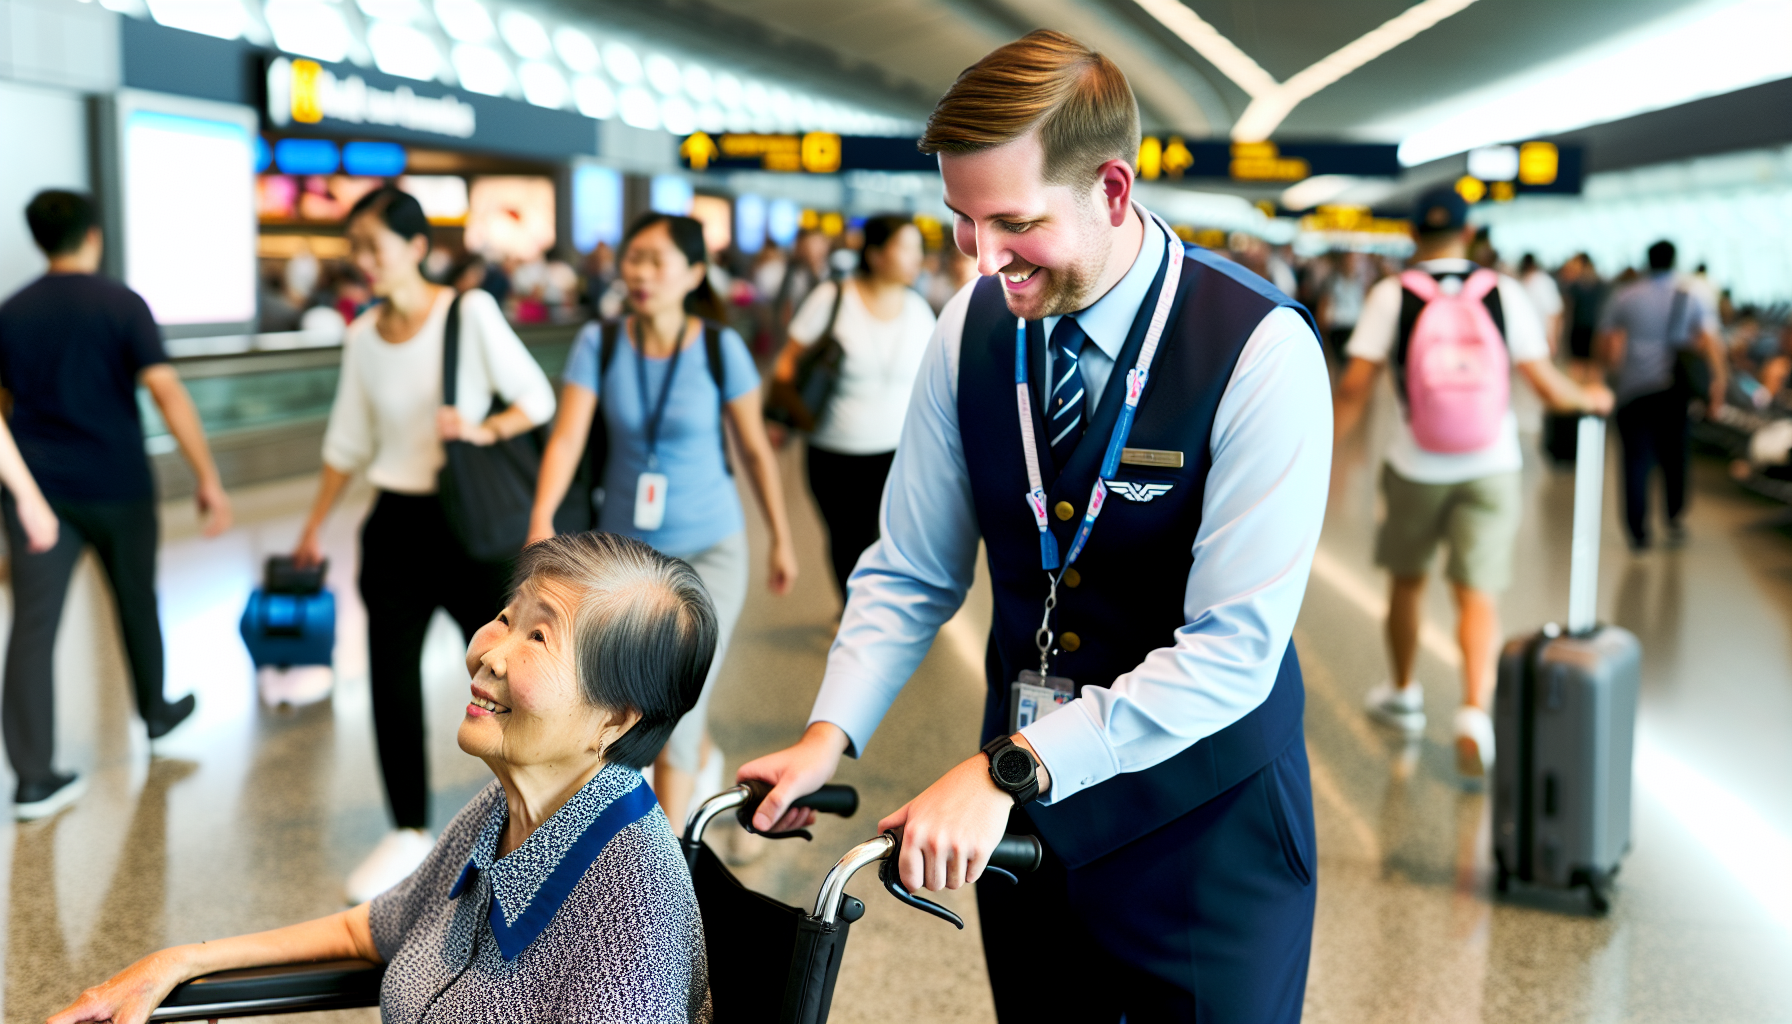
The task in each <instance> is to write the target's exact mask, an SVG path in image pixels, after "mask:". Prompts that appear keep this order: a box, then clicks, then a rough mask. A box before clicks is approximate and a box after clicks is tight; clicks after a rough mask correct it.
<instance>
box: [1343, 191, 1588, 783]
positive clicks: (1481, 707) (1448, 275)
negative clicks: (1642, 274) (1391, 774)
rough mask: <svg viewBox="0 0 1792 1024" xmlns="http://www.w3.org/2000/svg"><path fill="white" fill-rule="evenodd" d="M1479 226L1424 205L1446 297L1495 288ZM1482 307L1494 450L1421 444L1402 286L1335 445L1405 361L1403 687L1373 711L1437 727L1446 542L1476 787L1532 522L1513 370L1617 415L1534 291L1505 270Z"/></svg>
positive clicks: (1564, 402) (1462, 741)
mask: <svg viewBox="0 0 1792 1024" xmlns="http://www.w3.org/2000/svg"><path fill="white" fill-rule="evenodd" d="M1467 221H1468V204H1466V203H1464V202H1463V201H1462V198H1461V197H1460V196H1458V195H1457V194H1456V192H1455V191H1454V190H1453V189H1449V188H1442V189H1435V190H1433V191H1430V192H1427V193H1426V194H1425V195H1423V196H1422V197H1420V199H1419V205H1418V210H1417V215H1416V219H1415V223H1416V224H1417V225H1418V235H1419V238H1418V252H1417V262H1416V263H1415V265H1414V268H1413V270H1412V271H1408V274H1412V273H1413V272H1415V271H1416V272H1417V273H1419V274H1422V275H1425V277H1426V278H1428V279H1430V280H1431V281H1435V282H1436V284H1435V285H1434V286H1433V287H1435V288H1436V289H1437V290H1438V292H1439V293H1441V295H1442V296H1446V297H1447V296H1454V295H1456V294H1458V293H1460V292H1463V291H1464V290H1466V289H1469V288H1475V287H1482V286H1484V285H1477V284H1476V283H1475V282H1477V281H1480V282H1485V280H1486V279H1485V278H1484V277H1476V276H1475V275H1476V274H1477V267H1476V265H1475V264H1474V263H1472V262H1470V261H1469V260H1468V259H1467V255H1468V251H1469V245H1470V243H1471V242H1472V240H1473V239H1474V237H1475V232H1474V228H1472V227H1468V226H1467ZM1481 273H1488V274H1491V273H1493V272H1492V271H1481ZM1480 302H1481V304H1482V307H1483V308H1484V309H1485V310H1486V312H1487V316H1488V319H1489V322H1490V323H1491V326H1493V327H1495V328H1498V333H1499V338H1498V341H1499V342H1501V343H1502V346H1503V349H1504V351H1497V350H1496V352H1495V355H1496V358H1492V359H1488V358H1487V357H1486V355H1485V353H1482V354H1480V355H1477V356H1475V358H1476V359H1481V360H1485V361H1482V362H1479V363H1478V364H1471V365H1478V366H1479V368H1480V369H1479V372H1478V375H1477V376H1478V383H1477V384H1476V385H1475V386H1476V387H1479V388H1481V389H1484V391H1485V393H1486V394H1488V395H1491V396H1492V398H1491V399H1489V401H1492V402H1495V403H1497V404H1495V405H1491V406H1489V407H1488V409H1487V412H1488V413H1489V414H1490V415H1491V417H1492V419H1491V421H1490V422H1489V426H1490V428H1491V429H1489V430H1487V431H1485V436H1486V438H1487V439H1486V440H1484V441H1481V442H1480V443H1479V444H1477V445H1475V446H1473V447H1464V446H1456V447H1451V448H1446V447H1443V446H1439V445H1438V442H1437V441H1436V440H1435V439H1432V440H1431V443H1432V444H1433V445H1434V448H1431V449H1428V448H1427V447H1426V440H1425V439H1422V438H1421V437H1420V436H1419V435H1418V431H1419V430H1421V429H1426V427H1427V424H1426V423H1424V422H1423V421H1422V420H1421V419H1420V418H1419V417H1420V416H1421V415H1423V414H1422V413H1420V412H1415V410H1416V409H1417V408H1418V406H1417V404H1416V403H1417V402H1418V401H1420V400H1421V398H1422V396H1421V391H1422V390H1423V389H1426V388H1427V387H1428V386H1429V385H1428V384H1427V382H1426V379H1425V377H1424V376H1423V374H1424V369H1423V366H1424V356H1423V354H1422V353H1418V352H1416V350H1415V354H1414V358H1413V359H1412V360H1411V361H1410V362H1409V361H1408V360H1407V358H1406V356H1407V346H1408V345H1411V344H1413V339H1414V338H1415V337H1416V336H1417V335H1418V334H1419V333H1421V332H1423V331H1425V330H1429V329H1430V328H1429V327H1428V325H1427V324H1426V323H1424V322H1423V320H1424V318H1425V317H1426V316H1427V313H1428V312H1429V311H1427V310H1426V309H1425V307H1426V303H1425V301H1424V300H1423V299H1421V297H1420V296H1419V295H1417V294H1415V293H1414V292H1413V291H1412V286H1411V284H1410V283H1408V282H1404V281H1402V279H1401V278H1398V277H1390V278H1386V279H1384V280H1382V281H1381V282H1379V283H1377V284H1376V286H1375V287H1374V288H1373V289H1372V290H1371V291H1370V292H1369V295H1368V298H1367V300H1366V301H1365V302H1364V304H1363V316H1362V320H1361V321H1360V322H1359V323H1358V324H1357V328H1356V332H1355V333H1354V334H1353V335H1351V338H1350V343H1349V346H1348V347H1347V349H1346V352H1347V354H1348V355H1349V357H1350V362H1349V364H1348V365H1347V366H1346V368H1345V371H1344V375H1343V377H1342V378H1341V379H1340V380H1339V382H1338V390H1337V394H1336V396H1335V397H1334V399H1333V405H1334V415H1335V417H1336V427H1335V428H1334V436H1335V437H1337V438H1339V439H1340V440H1342V439H1343V438H1346V437H1348V436H1349V434H1350V432H1351V431H1352V430H1353V429H1355V427H1356V424H1357V421H1358V420H1360V419H1361V418H1362V414H1363V409H1364V407H1365V406H1366V405H1367V404H1368V401H1369V396H1370V394H1371V391H1372V389H1373V386H1374V383H1375V379H1376V377H1377V376H1379V375H1380V373H1381V370H1382V368H1383V367H1384V366H1388V365H1390V364H1392V366H1393V368H1394V370H1395V374H1396V378H1395V379H1396V387H1395V390H1396V391H1397V392H1399V393H1400V400H1401V402H1402V409H1401V411H1402V415H1401V416H1400V418H1399V420H1398V423H1397V425H1396V426H1395V428H1394V431H1395V432H1394V438H1393V440H1392V442H1391V443H1390V444H1389V445H1388V450H1387V456H1386V459H1387V461H1386V464H1385V465H1384V466H1383V467H1382V474H1381V485H1382V492H1383V495H1384V497H1385V499H1386V508H1387V511H1386V514H1385V516H1384V518H1383V519H1382V523H1381V529H1380V532H1379V534H1378V536H1377V537H1376V542H1375V559H1376V562H1377V564H1379V565H1382V566H1385V567H1386V568H1387V570H1388V572H1389V574H1390V576H1391V577H1392V582H1391V587H1390V590H1389V594H1388V616H1387V642H1388V654H1389V659H1390V661H1391V662H1392V665H1393V678H1392V679H1391V680H1390V681H1389V682H1385V683H1382V684H1380V685H1378V686H1376V687H1374V688H1373V689H1371V690H1370V691H1369V695H1368V710H1369V713H1370V715H1371V716H1373V717H1375V718H1376V719H1377V720H1379V721H1383V722H1386V723H1388V724H1390V725H1394V726H1396V727H1398V728H1401V729H1404V730H1406V731H1407V732H1408V733H1409V734H1411V735H1417V734H1419V733H1422V732H1423V731H1424V729H1425V694H1424V690H1423V688H1422V687H1421V686H1420V685H1419V684H1418V682H1417V681H1416V680H1415V679H1414V678H1413V663H1414V661H1415V659H1416V658H1417V655H1418V643H1419V621H1420V613H1419V602H1420V598H1421V597H1422V596H1423V594H1424V592H1425V582H1426V576H1427V574H1428V573H1429V571H1430V565H1431V559H1432V556H1433V554H1434V553H1435V552H1436V551H1437V547H1438V545H1439V544H1440V543H1443V544H1446V545H1448V547H1449V549H1450V556H1449V563H1448V565H1447V566H1446V567H1445V573H1446V575H1448V576H1449V578H1450V591H1451V594H1452V596H1453V597H1454V598H1455V602H1456V611H1457V618H1458V621H1457V638H1458V641H1459V642H1460V643H1461V645H1462V707H1461V708H1460V709H1459V710H1458V711H1457V714H1456V718H1455V722H1454V731H1455V742H1456V755H1457V756H1456V763H1457V768H1458V770H1459V771H1460V772H1461V773H1462V775H1463V776H1464V777H1466V778H1471V779H1479V778H1480V777H1482V776H1483V775H1485V773H1486V772H1487V770H1488V768H1489V767H1491V765H1492V763H1493V753H1494V751H1493V723H1492V719H1491V718H1490V717H1489V713H1490V712H1491V711H1492V710H1493V685H1494V659H1495V658H1496V656H1497V655H1498V651H1499V644H1500V642H1501V640H1502V637H1501V635H1500V627H1499V593H1500V592H1501V591H1502V590H1504V589H1505V588H1506V585H1507V583H1508V582H1509V580H1510V577H1511V569H1512V545H1513V542H1514V539H1515V537H1516V536H1517V531H1518V524H1519V519H1520V516H1521V515H1522V514H1523V501H1522V496H1521V495H1520V493H1519V469H1520V468H1521V467H1522V465H1523V455H1522V454H1521V452H1520V450H1519V444H1518V419H1517V417H1516V416H1515V415H1514V414H1513V412H1512V408H1511V404H1510V402H1509V400H1508V394H1507V379H1508V374H1509V370H1508V367H1516V368H1517V369H1518V373H1519V375H1520V376H1522V377H1523V378H1524V379H1525V381H1526V383H1528V384H1529V385H1530V386H1531V387H1532V388H1533V389H1535V390H1536V392H1537V394H1538V395H1539V396H1540V397H1542V399H1543V401H1544V403H1545V404H1546V405H1548V406H1549V407H1550V408H1552V409H1555V410H1558V411H1569V410H1577V411H1584V412H1595V413H1600V414H1604V413H1606V412H1609V411H1611V393H1610V392H1608V391H1607V390H1606V389H1605V388H1604V387H1603V386H1602V385H1598V384H1591V385H1584V386H1583V385H1577V384H1575V383H1574V382H1573V381H1571V380H1569V379H1568V378H1567V377H1566V376H1564V375H1563V374H1562V372H1561V371H1560V370H1558V369H1556V366H1555V364H1554V363H1553V362H1551V361H1550V352H1549V343H1548V341H1547V339H1546V338H1545V336H1544V324H1543V321H1542V320H1541V318H1540V317H1538V315H1537V313H1536V310H1535V309H1534V308H1533V307H1532V306H1531V302H1530V298H1529V297H1528V295H1527V294H1526V291H1525V288H1524V286H1523V285H1522V284H1520V283H1519V282H1518V281H1516V280H1513V279H1512V278H1510V277H1507V276H1505V275H1503V274H1502V275H1500V276H1499V277H1498V278H1497V284H1495V285H1494V286H1493V289H1492V290H1491V291H1489V292H1487V293H1486V297H1485V298H1483V299H1481V300H1480ZM1495 310H1497V311H1498V316H1497V317H1495V316H1494V311H1495ZM1434 351H1435V350H1434ZM1440 355H1441V354H1440ZM1434 361H1435V360H1434ZM1444 383H1445V384H1446V386H1450V387H1454V388H1456V389H1458V393H1464V392H1467V391H1468V390H1470V388H1469V387H1467V386H1465V382H1464V381H1462V380H1460V379H1451V380H1448V381H1446V382H1444ZM1409 396H1411V397H1409ZM1449 413H1450V414H1451V415H1452V416H1453V421H1454V422H1453V424H1449V425H1446V426H1453V425H1459V424H1460V423H1461V422H1462V421H1463V420H1465V419H1467V418H1469V417H1468V416H1467V415H1466V414H1465V413H1464V412H1463V410H1462V409H1461V408H1457V409H1453V410H1449Z"/></svg>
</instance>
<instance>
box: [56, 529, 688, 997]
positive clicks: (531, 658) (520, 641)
mask: <svg viewBox="0 0 1792 1024" xmlns="http://www.w3.org/2000/svg"><path fill="white" fill-rule="evenodd" d="M518 580H519V582H518V585H517V587H516V590H515V593H514V595H513V596H512V597H511V599H510V603H509V604H508V605H507V606H506V607H505V608H504V610H503V611H502V612H500V613H499V614H498V617H497V618H496V619H494V620H493V621H492V622H490V623H488V624H487V625H486V626H485V627H484V628H482V629H481V630H480V631H479V632H478V633H477V634H475V635H474V637H473V641H472V643H471V644H470V645H469V646H468V649H467V670H468V672H469V674H470V675H471V676H472V699H471V700H470V701H469V702H468V704H467V708H466V717H465V718H464V719H463V720H462V722H461V726H460V734H459V742H460V746H461V749H462V750H465V751H466V752H467V753H469V754H472V755H474V756H475V757H478V758H480V759H482V760H484V761H485V762H486V764H488V765H489V766H490V767H491V770H492V774H493V775H495V776H497V778H496V780H495V781H494V782H493V783H492V784H491V785H489V786H487V787H486V788H485V789H484V790H483V791H482V792H481V793H480V794H479V795H478V796H477V797H475V798H474V799H473V801H472V802H471V803H469V804H468V805H467V806H466V808H465V809H463V810H462V811H461V812H460V814H459V815H457V816H456V817H455V819H454V821H453V823H452V824H450V825H449V826H448V827H447V828H446V829H445V830H444V831H443V833H442V838H441V840H440V841H439V842H438V843H437V844H436V847H435V850H434V851H433V852H432V853H431V854H430V856H429V858H428V859H427V860H425V861H424V862H423V865H422V866H421V867H419V868H418V869H417V871H416V873H414V874H413V875H411V876H410V877H409V878H408V879H406V880H405V881H404V882H402V883H400V884H399V885H398V886H397V887H395V888H393V889H391V890H389V891H387V892H386V893H384V894H382V895H380V896H378V897H376V898H375V899H374V900H373V901H372V902H371V903H366V904H362V905H361V906H358V907H355V908H354V909H352V910H345V911H343V912H341V913H338V914H333V915H331V916H329V917H325V918H320V919H318V920H315V921H308V922H306V923H304V924H297V925H292V926H290V927H286V928H280V929H276V930H274V931H268V932H262V933H259V934H256V935H242V936H237V937H235V938H229V939H222V940H216V941H212V942H205V943H200V944H195V945H186V946H175V947H172V948H169V949H164V950H162V951H160V952H158V953H153V954H151V955H149V956H147V957H144V958H143V959H142V960H139V961H138V962H136V963H135V964H132V965H131V966H130V967H128V968H126V969H125V970H123V971H122V972H120V973H119V974H118V975H117V976H115V977H113V978H111V979H110V980H108V981H106V982H104V983H102V984H99V985H96V986H94V987H93V988H90V989H88V990H87V991H85V992H83V993H82V994H81V997H80V998H79V999H77V1000H76V1001H75V1002H74V1004H73V1005H71V1006H69V1007H68V1008H67V1009H65V1010H63V1011H62V1012H61V1013H58V1014H57V1015H56V1016H54V1017H52V1018H50V1024H77V1022H82V1021H105V1020H110V1021H115V1022H118V1024H141V1022H143V1021H145V1020H146V1019H147V1018H148V1016H149V1014H150V1012H151V1011H152V1010H154V1009H155V1008H156V1006H157V1004H158V1003H160V1002H161V1001H162V999H163V997H165V996H166V995H167V994H168V993H169V992H170V991H171V990H172V989H173V988H174V987H175V986H176V985H178V984H180V983H181V982H183V981H186V980H188V979H190V978H194V977H198V976H200V975H203V974H209V973H211V972H215V971H223V970H229V969H233V968H243V967H255V966H263V965H273V964H292V963H304V962H312V961H330V960H349V959H363V960H369V961H374V962H379V963H385V964H386V965H387V968H386V972H385V978H384V981H383V982H382V987H381V992H380V1004H381V1016H382V1017H383V1018H384V1019H386V1020H398V1021H416V1020H424V1019H434V1020H469V1021H470V1020H536V1021H548V1020H553V1021H620V1020H627V1021H631V1022H649V1021H656V1022H657V1021H666V1022H672V1021H680V1022H682V1021H708V1020H709V1019H710V1016H711V1010H710V997H709V984H708V969H707V965H706V962H705V954H704V943H703V930H702V924H701V922H700V920H699V918H698V912H697V901H696V897H695V895H694V894H693V891H692V888H691V879H690V875H689V874H688V872H687V870H686V867H685V862H684V855H683V853H682V852H681V850H680V848H679V844H678V839H677V837H676V836H675V835H674V834H673V831H672V829H671V827H670V825H669V824H668V823H667V821H666V818H665V816H664V815H663V814H661V813H660V812H659V809H658V805H657V804H656V803H655V801H654V798H653V794H652V792H651V790H649V789H648V788H647V786H646V785H645V783H644V782H643V780H642V778H641V773H640V771H639V769H640V766H642V765H644V764H647V763H649V762H651V761H652V760H653V757H654V755H655V754H656V753H658V751H659V749H660V746H661V745H662V744H663V743H664V742H665V739H666V736H667V735H668V734H669V733H670V732H671V731H672V728H673V726H675V725H676V724H677V723H678V720H679V718H680V717H681V716H683V715H684V714H685V712H687V711H688V710H690V708H691V706H692V705H693V704H694V703H695V702H696V700H697V695H698V692H699V691H700V689H701V688H702V685H703V679H704V676H705V674H706V673H707V672H708V669H709V662H710V659H711V657H712V656H713V653H714V650H715V643H716V616H715V611H714V609H713V608H712V606H711V604H710V600H709V596H708V595H707V594H706V593H705V591H704V589H703V585H702V583H701V582H700V581H699V580H698V578H697V575H696V573H695V572H694V571H692V569H691V568H690V567H689V566H688V565H686V564H685V563H683V562H681V561H678V560H676V559H672V558H668V557H666V556H664V555H661V554H659V553H658V552H656V551H654V550H653V549H651V548H649V547H647V546H646V545H645V544H642V543H640V542H639V541H635V540H631V539H629V538H625V537H620V536H616V535H612V534H580V535H574V536H564V537H556V538H553V539H551V540H546V541H542V542H540V543H537V544H534V545H531V546H530V547H529V548H527V549H526V550H525V551H524V552H523V555H522V558H521V564H520V566H519V570H518Z"/></svg>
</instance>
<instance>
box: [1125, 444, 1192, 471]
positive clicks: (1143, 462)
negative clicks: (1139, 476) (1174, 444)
mask: <svg viewBox="0 0 1792 1024" xmlns="http://www.w3.org/2000/svg"><path fill="white" fill-rule="evenodd" d="M1120 464H1121V465H1122V466H1157V467H1160V468H1163V469H1181V468H1182V453H1181V452H1174V451H1164V450H1162V449H1159V448H1122V449H1120Z"/></svg>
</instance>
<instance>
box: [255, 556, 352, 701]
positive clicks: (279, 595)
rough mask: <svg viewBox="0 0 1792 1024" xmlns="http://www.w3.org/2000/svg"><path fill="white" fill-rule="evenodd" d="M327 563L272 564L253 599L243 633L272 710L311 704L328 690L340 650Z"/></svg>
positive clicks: (287, 561)
mask: <svg viewBox="0 0 1792 1024" xmlns="http://www.w3.org/2000/svg"><path fill="white" fill-rule="evenodd" d="M327 569H328V563H324V564H322V565H318V566H315V567H312V568H309V569H298V568H295V567H294V566H293V564H292V559H290V558H287V557H284V556H275V557H273V558H269V559H268V564H267V571H266V575H265V578H264V580H263V583H262V586H260V587H259V588H257V589H256V590H255V591H254V592H253V593H251V594H250V595H249V605H248V607H246V608H244V609H243V618H242V622H241V623H240V624H239V628H240V629H241V632H242V634H243V643H244V644H245V645H246V646H247V647H248V648H249V657H250V658H252V659H253V660H254V662H255V668H256V676H257V679H258V683H259V686H260V689H261V692H262V696H263V698H264V699H265V700H266V701H267V703H268V704H270V705H280V704H294V705H296V704H308V703H311V702H312V701H316V700H321V699H323V697H325V696H327V695H328V694H329V691H330V685H331V683H332V682H333V679H334V673H333V672H332V671H331V669H330V663H331V661H332V655H333V653H334V651H335V649H336V595H335V594H332V593H330V592H329V591H328V590H325V589H324V585H323V581H324V573H325V571H326V570H327Z"/></svg>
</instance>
